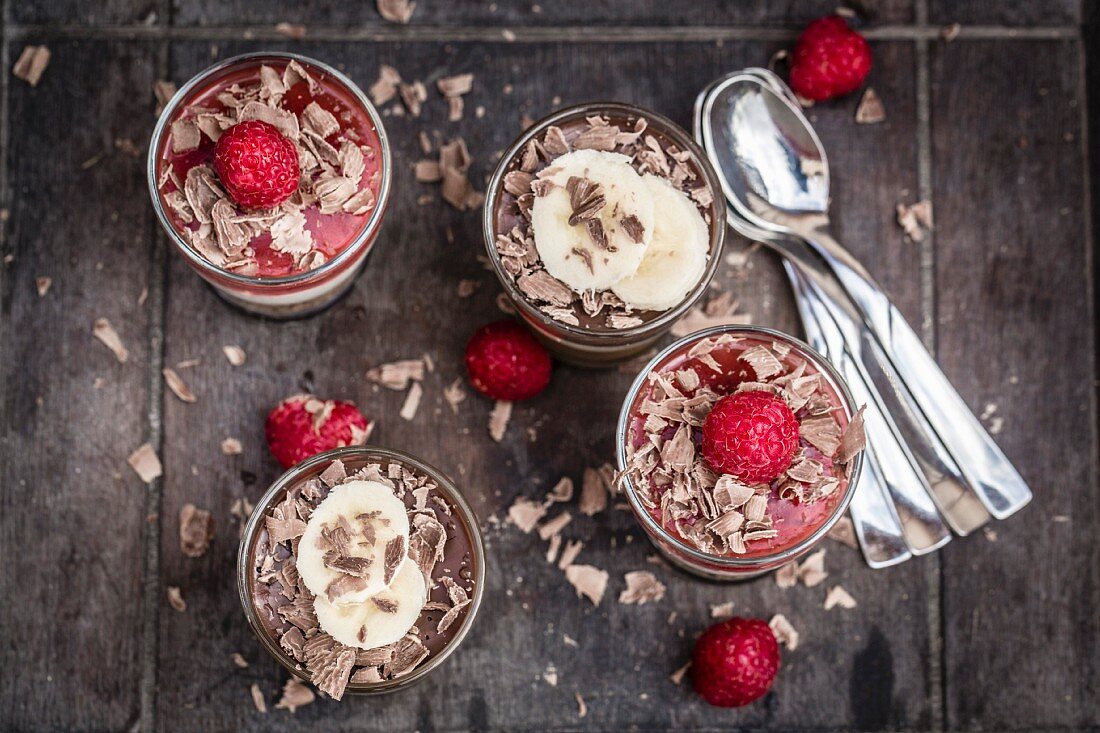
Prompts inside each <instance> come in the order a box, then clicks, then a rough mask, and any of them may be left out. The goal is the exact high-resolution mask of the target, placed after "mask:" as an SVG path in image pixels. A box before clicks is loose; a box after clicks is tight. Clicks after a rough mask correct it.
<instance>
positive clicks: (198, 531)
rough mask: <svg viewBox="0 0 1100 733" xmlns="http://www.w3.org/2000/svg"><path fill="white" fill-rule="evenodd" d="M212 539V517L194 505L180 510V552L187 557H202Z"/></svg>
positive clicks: (185, 506)
mask: <svg viewBox="0 0 1100 733" xmlns="http://www.w3.org/2000/svg"><path fill="white" fill-rule="evenodd" d="M213 538H214V517H213V516H212V515H211V514H210V512H208V511H206V510H205V509H199V508H197V507H196V506H195V505H194V504H184V505H183V506H182V507H181V508H180V552H182V553H183V554H184V555H186V556H187V557H202V556H203V555H204V554H205V553H206V550H207V548H209V547H210V540H212V539H213Z"/></svg>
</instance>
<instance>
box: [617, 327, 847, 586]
mask: <svg viewBox="0 0 1100 733" xmlns="http://www.w3.org/2000/svg"><path fill="white" fill-rule="evenodd" d="M862 426H863V420H862V411H857V409H856V408H855V406H854V404H853V402H852V398H851V395H850V394H849V393H848V390H847V387H846V386H845V385H844V383H843V382H842V381H841V379H840V376H839V375H838V374H837V372H836V370H834V369H833V367H832V366H831V365H830V364H829V363H828V362H826V361H825V359H824V358H823V357H822V356H821V355H820V354H818V353H817V352H815V351H814V350H813V349H811V348H810V347H809V346H807V345H806V344H804V343H802V342H801V341H798V340H797V339H795V338H792V337H791V336H788V335H786V334H782V333H779V332H778V331H772V330H770V329H766V328H756V327H749V326H723V327H717V328H712V329H707V330H704V331H699V332H697V333H694V334H690V335H688V336H686V337H684V338H682V339H680V340H678V341H676V342H675V343H673V344H672V345H670V346H669V347H668V348H666V349H664V350H663V351H662V352H661V353H660V354H658V355H657V356H656V357H654V358H653V360H652V361H651V362H650V363H649V364H648V365H647V366H646V367H645V369H643V370H642V372H641V374H639V375H638V378H637V379H636V380H635V381H634V384H633V386H632V387H631V389H630V392H629V394H628V395H627V398H626V400H625V402H624V403H623V408H622V411H621V413H620V415H619V424H618V432H617V438H616V440H617V443H616V445H617V449H616V450H617V458H618V466H619V471H620V474H619V486H620V488H621V490H622V491H624V493H625V494H626V496H627V498H628V499H629V502H630V506H631V509H632V510H633V512H634V514H635V516H636V517H637V519H638V521H639V522H640V523H641V525H642V527H643V528H644V529H645V532H646V534H647V535H648V536H649V539H650V540H651V541H652V542H653V544H654V545H655V546H656V547H657V548H658V550H660V552H661V553H662V554H663V555H664V556H665V557H666V558H667V559H668V560H669V561H671V562H672V563H673V564H675V565H677V566H678V567H680V568H682V569H685V570H687V571H689V572H691V573H694V574H696V575H700V576H703V577H706V578H709V579H712V580H742V579H747V578H751V577H755V576H757V575H760V574H762V573H766V572H768V571H771V570H775V569H776V568H778V567H780V566H782V565H784V564H786V563H788V562H790V561H792V560H794V559H796V558H798V557H800V556H802V555H803V554H805V553H806V552H808V551H809V550H810V549H811V548H812V547H813V546H814V545H815V544H817V542H819V541H820V540H821V539H822V538H823V537H825V535H826V534H827V533H828V532H829V530H830V529H831V528H832V527H833V525H834V524H836V522H837V521H838V520H839V519H840V517H841V516H842V515H843V514H844V512H845V510H846V509H847V507H848V503H849V502H850V501H851V498H852V492H853V491H855V490H856V484H857V481H858V478H859V473H860V468H861V466H862V457H863V452H862V451H863V427H862Z"/></svg>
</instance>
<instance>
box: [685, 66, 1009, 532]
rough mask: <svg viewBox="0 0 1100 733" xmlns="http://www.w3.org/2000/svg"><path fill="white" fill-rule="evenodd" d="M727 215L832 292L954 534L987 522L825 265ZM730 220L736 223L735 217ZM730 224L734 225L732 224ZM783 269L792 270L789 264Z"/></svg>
mask: <svg viewBox="0 0 1100 733" xmlns="http://www.w3.org/2000/svg"><path fill="white" fill-rule="evenodd" d="M739 73H743V74H749V75H752V76H755V77H757V78H758V79H760V80H761V81H762V82H763V83H764V84H766V85H768V86H769V87H771V89H772V90H773V91H775V92H776V93H778V94H780V95H782V96H785V97H786V98H787V99H789V100H790V101H791V103H793V104H797V100H796V99H795V97H794V93H793V92H791V90H790V88H789V87H787V85H786V84H784V83H783V81H782V80H781V79H780V78H779V77H778V76H776V75H775V74H774V73H772V72H771V71H769V70H767V69H759V68H749V69H746V70H745V71H744V72H739ZM722 81H723V80H719V81H717V82H715V83H714V84H712V85H711V86H710V87H708V88H707V89H706V90H704V91H703V93H702V94H700V95H699V99H698V100H697V101H696V119H695V132H696V136H697V137H699V138H700V139H701V138H702V126H703V125H702V119H701V117H702V108H703V103H704V102H705V101H706V98H707V95H708V94H709V93H710V91H711V90H712V89H713V88H714V87H716V86H717V85H718V84H720V83H721V82H722ZM730 217H731V218H732V217H736V218H737V219H738V220H740V221H741V222H743V226H742V227H740V228H739V229H744V228H745V227H748V228H750V229H751V232H745V231H742V232H741V233H742V234H744V235H745V236H749V237H750V238H754V239H755V240H756V241H760V242H762V243H764V244H766V245H768V246H769V247H770V248H771V249H773V250H775V251H777V252H778V253H779V254H781V255H784V256H785V257H787V261H788V262H794V263H795V264H796V265H798V267H799V268H800V270H801V272H802V273H803V275H804V276H805V279H806V281H807V283H809V285H811V286H813V287H814V288H815V289H817V290H819V291H820V290H822V289H824V290H827V291H828V292H829V293H830V294H831V295H830V296H826V295H825V294H824V293H821V292H819V293H818V295H817V297H816V298H815V300H817V301H820V305H821V307H823V308H825V309H826V310H827V311H829V314H830V315H831V316H832V320H834V321H835V322H836V324H837V325H838V327H839V328H840V330H841V332H842V333H843V336H844V338H845V340H847V342H848V345H849V349H850V350H851V351H852V352H853V355H854V356H855V357H857V363H858V364H859V366H860V371H861V374H862V375H863V377H864V378H865V379H866V380H867V381H868V382H869V383H870V384H871V386H872V388H874V387H875V386H876V385H877V387H878V389H876V390H873V391H874V392H875V393H876V394H877V396H878V397H879V398H880V399H882V403H881V404H882V410H883V414H884V416H885V417H886V419H887V421H888V422H889V425H890V428H891V430H892V431H893V432H894V433H895V434H896V435H897V436H899V438H900V439H901V441H902V443H903V444H904V445H906V446H907V447H908V449H909V451H908V453H909V455H910V456H911V457H912V458H913V459H915V461H916V464H917V466H918V467H919V470H920V471H921V472H922V473H923V474H924V477H925V480H926V482H927V486H928V487H929V488H930V489H931V491H932V498H933V500H934V502H935V504H936V505H937V507H938V508H939V510H940V513H941V514H942V515H943V518H944V519H945V520H946V521H947V523H948V524H949V525H950V526H951V528H952V529H953V530H954V531H955V533H956V534H958V535H961V536H965V535H967V534H969V533H970V532H972V531H974V530H975V529H977V528H979V527H981V526H982V525H984V524H985V523H986V522H988V521H989V519H990V515H989V512H988V511H987V510H986V508H985V506H984V505H983V504H982V502H981V500H980V499H979V497H978V496H977V494H976V493H975V492H974V491H973V490H972V489H971V488H970V487H969V486H968V485H967V483H966V480H965V479H964V478H963V476H962V473H961V471H960V470H959V469H958V467H957V466H956V465H955V463H954V459H953V458H952V457H951V455H950V453H949V452H948V450H947V447H946V446H945V445H944V444H943V441H942V440H940V438H939V436H938V435H937V434H936V433H935V431H933V430H932V428H931V426H930V425H929V424H928V421H927V420H926V419H925V417H924V415H923V413H921V411H920V409H919V408H918V407H917V404H916V400H915V398H914V397H913V396H912V393H911V392H910V391H909V389H908V388H907V386H906V385H905V383H904V382H903V381H902V380H901V379H900V377H899V375H898V374H897V371H896V370H895V369H894V367H893V364H892V363H891V362H890V360H889V358H888V357H887V356H886V353H885V352H884V350H883V348H882V345H881V344H880V343H879V342H878V339H877V338H875V337H874V334H873V333H872V332H871V331H870V330H869V329H868V328H867V326H866V325H865V324H864V323H863V322H862V314H861V313H860V311H859V309H858V308H857V307H856V305H855V303H854V302H852V300H851V298H850V297H848V295H847V293H845V292H844V290H843V288H841V287H840V286H839V283H838V282H837V281H836V279H835V278H834V277H831V276H830V273H827V272H825V270H826V269H827V268H826V267H825V266H824V261H823V260H822V259H821V258H820V257H818V256H817V255H816V254H815V253H813V252H811V251H810V250H809V247H808V246H807V245H806V243H805V242H803V241H802V240H800V239H796V238H794V237H791V236H786V235H783V234H780V233H779V232H775V231H772V230H764V229H760V228H758V227H755V226H753V225H751V224H749V223H748V222H747V221H745V220H744V219H743V218H742V217H740V216H739V215H737V214H736V213H735V210H732V209H731V213H730ZM733 223H734V224H735V225H736V224H737V221H734V222H733ZM735 228H738V227H736V226H735ZM753 233H755V236H753ZM811 263H812V266H811ZM788 272H789V273H790V272H791V270H790V269H789V268H788ZM818 283H820V285H819V284H818ZM791 284H792V286H793V287H794V288H795V292H796V295H798V294H799V293H800V291H801V290H805V288H804V287H800V284H799V282H798V281H796V280H795V279H793V278H792V281H791ZM895 418H896V419H895Z"/></svg>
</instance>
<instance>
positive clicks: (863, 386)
mask: <svg viewBox="0 0 1100 733" xmlns="http://www.w3.org/2000/svg"><path fill="white" fill-rule="evenodd" d="M787 267H788V270H787V272H788V275H789V276H790V277H791V281H792V284H793V285H794V288H795V292H796V294H797V295H798V299H799V301H800V302H801V303H803V304H804V307H805V308H806V309H808V310H809V311H810V312H811V313H812V315H813V316H814V319H813V320H812V321H811V322H810V325H807V326H806V329H807V333H809V332H810V331H811V330H815V331H818V332H819V335H820V336H821V337H823V340H824V343H825V345H826V348H827V352H826V353H827V354H828V355H829V359H830V360H831V361H832V362H833V364H834V365H835V366H836V367H837V369H838V370H839V371H840V373H841V376H843V377H844V381H845V382H846V383H847V385H848V389H849V390H850V391H851V392H852V395H853V397H854V398H855V400H856V403H857V404H859V405H862V406H863V407H864V410H865V411H864V421H865V422H866V428H867V435H868V441H867V443H868V451H869V454H870V455H871V456H872V457H873V458H874V459H875V460H876V461H877V463H878V469H879V473H880V474H881V476H882V479H883V482H884V484H885V486H886V488H887V491H888V492H889V494H890V498H891V499H892V500H893V503H894V506H895V507H896V508H897V514H898V517H899V518H900V520H901V527H902V532H903V534H904V536H905V541H906V543H907V544H908V545H909V549H911V550H912V551H913V554H914V555H923V554H925V553H927V552H931V551H933V550H935V549H937V548H939V547H942V546H943V545H945V544H947V543H948V542H949V541H950V540H951V532H950V531H948V529H947V527H946V526H944V523H943V519H942V518H941V516H940V513H939V511H938V509H937V506H936V504H935V502H934V501H933V500H932V488H931V486H930V485H929V482H928V481H927V479H926V478H925V476H924V474H923V473H922V471H921V467H920V465H919V464H918V463H917V461H916V459H915V458H914V457H913V454H912V453H911V452H910V450H909V448H908V447H907V446H906V445H905V442H904V441H903V440H902V438H901V435H900V433H899V431H898V429H897V426H896V425H895V423H894V421H893V420H892V419H891V418H890V417H888V413H887V407H886V405H885V404H884V400H883V396H882V394H881V393H880V392H879V390H878V389H877V388H876V387H875V385H874V383H873V382H872V381H871V380H870V378H869V376H868V374H867V370H866V369H865V367H864V365H863V359H862V358H860V357H859V356H857V353H854V352H858V351H859V350H860V346H861V345H860V342H859V340H858V336H857V337H855V338H846V337H845V336H844V334H843V333H842V329H841V327H840V325H839V324H838V323H837V318H836V316H834V315H833V313H832V312H831V311H830V308H829V307H828V306H827V305H826V297H825V296H824V294H823V293H822V292H821V290H820V289H819V288H818V287H817V285H816V284H815V283H814V282H813V281H812V280H810V279H809V278H807V277H805V276H804V275H802V274H801V273H800V272H798V271H797V270H795V269H794V268H792V267H791V266H790V265H789V263H788V265H787ZM806 321H807V319H805V318H804V319H803V322H804V323H805V322H806Z"/></svg>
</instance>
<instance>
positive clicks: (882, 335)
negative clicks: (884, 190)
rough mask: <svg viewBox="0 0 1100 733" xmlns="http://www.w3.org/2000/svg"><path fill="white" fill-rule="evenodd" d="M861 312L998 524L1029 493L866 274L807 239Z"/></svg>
mask: <svg viewBox="0 0 1100 733" xmlns="http://www.w3.org/2000/svg"><path fill="white" fill-rule="evenodd" d="M807 240H808V241H809V243H810V244H811V245H812V246H813V247H814V249H816V250H817V251H818V252H819V253H820V254H821V255H822V257H824V258H825V260H826V261H827V262H828V264H829V265H830V267H831V268H832V269H833V272H835V273H836V276H837V278H838V279H839V280H840V282H841V283H842V284H843V285H844V288H845V289H846V290H847V291H848V293H849V294H850V295H851V297H852V300H853V301H855V303H856V304H857V306H858V307H859V309H860V310H861V311H862V313H863V317H864V320H865V321H866V322H867V324H868V325H869V326H870V328H871V329H872V331H873V332H874V335H875V337H876V338H877V339H878V341H879V343H880V344H881V345H882V347H883V350H884V351H885V353H886V356H887V358H888V359H889V361H890V363H891V364H892V366H893V367H894V370H895V371H896V372H897V374H898V375H899V377H900V379H901V380H902V381H903V382H904V383H905V385H906V386H907V387H908V388H909V390H910V392H911V394H912V395H913V399H914V400H915V402H916V407H917V408H918V410H919V412H920V413H921V414H923V416H924V417H925V418H926V420H927V422H928V424H929V425H930V426H931V428H932V430H934V431H935V433H936V434H937V435H938V436H939V437H940V439H941V441H942V442H943V443H944V445H946V446H947V450H948V452H949V453H950V454H951V457H952V458H953V459H954V463H955V465H957V466H958V468H959V470H960V471H961V473H962V475H963V477H964V478H965V479H966V482H967V483H968V484H969V485H970V486H971V487H972V488H973V490H974V492H975V493H976V494H977V495H978V497H979V498H980V499H981V501H982V503H983V504H985V507H986V509H988V510H989V513H990V514H992V515H993V516H994V517H996V518H997V519H1004V518H1006V517H1008V516H1010V515H1012V514H1013V513H1015V512H1016V511H1017V510H1019V509H1020V508H1021V507H1023V506H1024V505H1025V504H1027V503H1028V502H1029V501H1030V500H1031V490H1030V489H1029V488H1028V486H1027V483H1026V482H1025V481H1024V479H1023V477H1021V476H1020V474H1019V472H1018V471H1017V470H1016V468H1015V467H1014V466H1013V465H1012V463H1011V462H1010V461H1009V460H1008V457H1007V456H1005V454H1004V452H1003V451H1001V449H1000V447H998V445H997V444H996V442H994V440H993V438H992V437H991V436H990V435H989V433H988V432H987V431H986V429H985V427H983V426H982V424H981V422H980V421H979V420H978V419H977V418H976V417H975V416H974V414H973V413H972V412H971V411H970V408H969V407H967V405H966V402H964V401H963V398H962V396H961V395H959V393H958V392H957V391H956V390H955V388H954V387H953V386H951V382H950V381H949V380H948V379H947V377H946V376H945V375H944V373H943V371H942V370H941V369H940V367H939V365H938V364H937V363H936V360H935V359H933V358H932V355H931V354H929V353H928V350H927V349H925V348H924V344H923V343H922V342H921V340H920V338H919V337H918V336H917V334H916V333H914V331H913V329H912V327H911V326H910V325H909V324H908V323H907V322H906V320H905V317H904V316H902V315H901V312H900V311H898V309H897V307H896V306H895V305H894V304H893V303H891V302H890V299H889V298H887V296H886V294H885V293H884V292H883V291H882V289H881V288H880V287H879V286H878V285H877V284H876V283H875V282H874V280H873V279H872V278H871V276H870V275H869V274H868V273H867V271H866V270H865V269H864V268H863V267H862V266H859V265H858V263H857V264H856V265H853V262H855V261H854V258H852V256H851V255H850V254H849V253H848V252H847V250H845V249H844V248H843V247H842V246H841V245H840V244H839V243H838V242H837V241H836V240H835V239H834V238H833V237H832V235H831V234H830V233H829V232H828V231H827V229H825V228H817V229H815V230H814V231H813V232H812V233H811V234H810V235H809V236H807Z"/></svg>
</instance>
